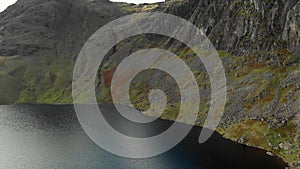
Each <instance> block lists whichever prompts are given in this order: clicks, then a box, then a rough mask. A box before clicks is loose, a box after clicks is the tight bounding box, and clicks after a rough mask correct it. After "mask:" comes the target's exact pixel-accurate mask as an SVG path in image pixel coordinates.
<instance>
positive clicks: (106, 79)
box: [101, 67, 116, 88]
mask: <svg viewBox="0 0 300 169" xmlns="http://www.w3.org/2000/svg"><path fill="white" fill-rule="evenodd" d="M115 70H116V67H114V68H113V69H111V70H105V71H102V72H101V76H102V77H103V79H104V84H105V87H106V88H109V87H110V85H111V81H112V77H113V75H114V72H115Z"/></svg>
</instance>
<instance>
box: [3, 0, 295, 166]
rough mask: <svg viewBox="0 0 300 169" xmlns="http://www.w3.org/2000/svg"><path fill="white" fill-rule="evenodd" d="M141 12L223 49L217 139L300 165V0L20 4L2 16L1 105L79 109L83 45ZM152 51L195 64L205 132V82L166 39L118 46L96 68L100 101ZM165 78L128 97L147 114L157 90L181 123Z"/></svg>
mask: <svg viewBox="0 0 300 169" xmlns="http://www.w3.org/2000/svg"><path fill="white" fill-rule="evenodd" d="M142 11H159V12H165V13H170V14H174V15H176V16H179V17H182V18H185V19H187V20H189V21H190V22H192V23H193V24H195V25H196V26H198V27H199V28H201V29H202V30H203V32H204V33H205V34H206V35H207V36H208V37H209V39H210V40H211V42H212V43H213V44H214V46H215V47H216V49H217V50H218V53H219V55H220V57H221V59H222V61H223V64H224V68H225V71H226V77H227V83H228V91H227V93H228V99H227V104H226V110H225V113H224V116H223V118H222V123H221V124H220V126H219V129H218V130H219V132H221V133H223V134H224V136H225V137H228V138H230V139H235V140H238V141H240V142H242V143H244V144H249V145H252V146H257V147H262V148H264V149H267V150H269V151H272V152H273V153H275V154H277V155H280V156H281V157H283V158H284V159H285V160H286V161H287V162H289V164H290V165H291V166H294V167H296V166H298V167H299V165H300V160H299V159H300V157H299V155H300V150H299V145H300V138H299V133H300V130H299V128H300V115H299V111H300V107H299V105H300V97H299V95H300V90H299V89H300V74H299V72H300V70H299V68H300V63H299V59H300V51H299V49H300V48H299V47H300V46H299V40H300V39H299V36H300V35H299V33H300V32H299V31H300V27H299V26H300V2H299V1H296V0H286V1H283V0H271V1H266V0H260V1H258V0H249V1H243V0H200V1H199V0H168V1H166V2H165V3H158V4H143V5H134V4H125V3H112V2H110V1H108V0H19V1H18V2H17V3H16V4H15V5H13V6H10V7H9V8H8V9H6V10H5V11H4V12H2V13H1V14H0V89H1V90H0V104H9V103H50V104H51V103H72V98H71V83H72V73H73V66H74V63H75V61H76V58H77V56H78V53H79V51H80V50H81V48H82V46H83V44H84V43H85V41H86V40H87V39H88V38H89V37H90V36H91V35H92V34H93V33H94V32H95V31H96V30H98V29H99V28H100V27H101V26H103V25H105V24H106V23H108V22H109V21H112V20H114V19H116V18H119V17H121V16H124V15H127V14H131V13H135V12H142ZM149 47H159V48H162V49H165V50H169V51H171V52H173V53H175V54H177V55H178V56H179V57H181V58H182V59H183V60H184V61H185V62H186V63H187V64H188V65H189V66H190V67H191V69H192V71H193V73H194V75H195V77H196V79H197V82H198V84H199V91H200V94H201V97H202V98H201V99H202V102H201V105H200V112H199V117H198V119H197V124H199V125H201V124H202V123H203V121H204V119H205V117H206V114H207V112H208V109H209V100H210V95H209V93H210V83H209V80H208V75H207V73H206V71H205V69H204V67H203V65H202V63H201V62H199V60H197V58H196V57H195V53H194V52H193V51H192V50H191V49H189V48H187V47H186V46H185V45H183V44H181V43H180V42H177V41H176V40H175V39H170V38H168V37H164V36H159V35H151V34H145V35H140V36H136V37H132V38H129V39H127V40H125V41H122V42H120V43H119V44H118V45H117V46H116V47H115V48H114V49H112V50H111V51H110V52H109V54H108V55H107V56H106V59H105V60H106V62H105V63H102V65H101V67H100V68H99V77H98V79H97V80H96V84H97V88H96V91H97V96H98V101H99V102H100V103H103V102H111V96H110V87H109V86H110V81H111V77H112V74H113V72H114V70H115V68H116V66H117V65H118V64H119V63H120V62H121V61H122V59H123V58H124V57H125V56H128V55H129V54H131V53H132V52H135V51H137V50H140V49H145V48H149ZM166 78H170V77H169V75H167V74H164V73H162V72H159V71H150V72H143V73H141V74H139V75H138V77H137V78H135V79H134V81H133V83H132V85H131V88H132V90H131V93H130V96H131V100H132V102H133V103H134V105H135V106H136V108H138V109H141V110H146V109H147V108H149V101H148V99H147V94H148V92H149V91H150V90H151V89H152V88H157V87H160V88H161V89H162V90H164V91H165V92H166V93H167V97H168V98H171V101H170V103H168V107H167V110H166V112H165V113H164V114H163V115H162V118H167V119H175V117H176V115H177V114H176V112H177V111H178V109H179V107H180V105H179V97H178V96H180V93H179V91H178V89H177V88H176V83H174V81H172V80H171V81H170V82H165V79H166ZM170 79H171V78H170Z"/></svg>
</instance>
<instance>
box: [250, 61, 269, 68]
mask: <svg viewBox="0 0 300 169" xmlns="http://www.w3.org/2000/svg"><path fill="white" fill-rule="evenodd" d="M248 67H251V68H254V69H258V68H263V67H266V64H265V63H255V62H250V63H248Z"/></svg>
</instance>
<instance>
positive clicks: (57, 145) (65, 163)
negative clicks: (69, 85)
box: [0, 105, 287, 169]
mask: <svg viewBox="0 0 300 169" xmlns="http://www.w3.org/2000/svg"><path fill="white" fill-rule="evenodd" d="M101 110H102V112H103V114H104V115H105V117H106V118H107V119H108V121H109V122H110V123H111V124H114V126H115V127H116V129H118V130H120V132H123V133H126V134H129V135H136V136H137V137H138V136H141V137H142V136H144V134H145V133H146V134H145V135H155V134H157V133H160V132H162V131H163V130H165V129H166V128H168V127H170V125H172V123H173V122H171V121H167V120H156V121H155V122H153V125H144V126H141V127H138V126H136V124H129V125H128V126H129V127H123V125H124V119H122V118H118V116H117V113H116V112H115V111H114V109H113V108H112V106H111V105H102V106H101ZM118 125H119V126H118ZM200 131H201V127H193V128H192V130H191V132H190V133H189V134H188V136H187V137H186V138H185V139H184V140H183V141H182V142H181V143H180V144H179V145H177V146H176V147H174V148H173V149H171V150H170V151H168V152H166V153H164V154H162V155H159V156H156V157H152V158H147V159H128V158H122V157H119V156H116V155H113V154H111V153H109V152H107V151H105V150H103V149H101V148H100V147H99V146H97V145H96V144H95V143H94V142H93V141H91V139H89V137H88V136H87V135H86V134H85V132H84V131H83V129H82V128H81V126H80V124H79V122H78V120H77V117H76V113H75V112H74V108H73V105H9V106H0V168H1V169H42V168H45V169H54V168H55V169H125V168H128V169H152V168H153V169H284V168H285V167H286V166H287V165H286V164H285V163H284V162H283V161H282V160H281V159H279V158H277V157H271V156H268V155H266V151H263V150H259V149H256V148H251V147H247V146H243V145H240V144H237V143H236V142H233V141H229V140H226V139H224V138H222V136H220V135H219V134H217V133H215V134H214V135H213V136H212V137H211V138H210V139H209V140H208V141H207V142H206V143H204V144H199V143H198V137H199V134H200Z"/></svg>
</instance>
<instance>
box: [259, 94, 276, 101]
mask: <svg viewBox="0 0 300 169" xmlns="http://www.w3.org/2000/svg"><path fill="white" fill-rule="evenodd" d="M274 97H275V96H274V94H269V95H267V96H266V97H264V98H263V99H262V101H265V102H270V101H272V100H273V99H274Z"/></svg>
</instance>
